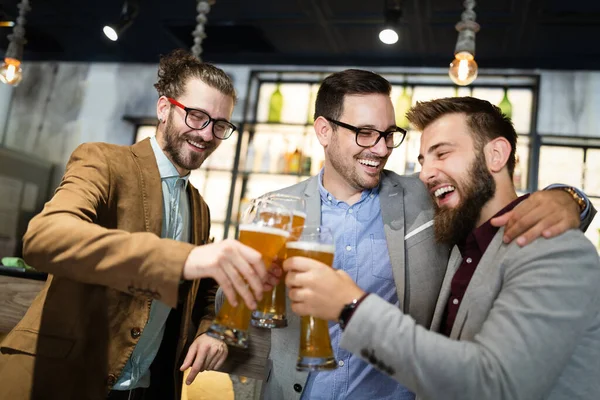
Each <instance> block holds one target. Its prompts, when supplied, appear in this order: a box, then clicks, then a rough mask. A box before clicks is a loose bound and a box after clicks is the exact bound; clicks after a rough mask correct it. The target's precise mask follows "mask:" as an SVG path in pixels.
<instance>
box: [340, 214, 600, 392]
mask: <svg viewBox="0 0 600 400" xmlns="http://www.w3.org/2000/svg"><path fill="white" fill-rule="evenodd" d="M592 216H593V214H592ZM503 232H504V230H503V229H500V230H499V232H498V233H497V234H496V236H495V237H494V239H493V240H492V242H491V244H490V245H489V247H488V249H487V251H486V252H485V253H484V255H483V258H482V259H481V261H480V263H479V265H478V267H477V270H476V271H475V273H474V275H473V278H472V280H471V282H470V284H469V286H468V288H467V291H466V293H465V296H464V298H463V300H462V304H461V305H460V308H459V310H458V314H457V317H456V320H455V322H454V326H453V328H452V333H451V337H450V338H447V337H445V336H442V335H440V334H438V333H435V332H430V331H427V330H426V329H424V328H423V327H421V326H418V325H417V323H418V321H415V319H414V318H412V317H411V316H408V315H405V314H403V313H401V312H399V311H398V310H397V309H396V308H395V307H393V306H391V305H389V304H388V303H387V302H385V301H384V300H382V299H381V298H379V297H377V296H375V295H371V296H369V297H367V298H366V299H365V301H364V302H363V303H362V304H361V305H360V307H359V308H358V309H357V311H356V312H355V314H354V315H353V317H352V319H351V320H350V323H349V324H348V327H347V328H346V330H345V331H344V333H343V335H342V342H341V346H342V347H344V348H345V349H347V350H349V351H351V352H353V353H354V354H359V355H361V357H362V358H364V359H365V360H366V361H369V362H371V363H372V364H374V365H376V366H378V367H379V369H380V370H382V371H385V372H386V373H388V374H389V375H391V376H392V377H393V378H394V379H396V380H398V381H399V382H401V383H402V384H403V385H405V386H406V387H408V388H409V389H411V390H412V391H414V392H415V393H417V396H418V397H419V398H425V399H444V400H446V399H447V400H451V399H460V400H481V399H485V400H494V399H507V400H519V399H522V400H536V399H551V400H574V399H581V400H583V399H585V400H595V399H600V314H599V312H600V296H599V293H600V291H599V289H600V261H599V258H598V253H597V252H596V249H595V248H594V247H593V246H592V244H591V243H590V242H589V241H588V240H587V239H586V238H585V237H584V236H583V233H582V232H581V231H578V230H571V231H568V232H566V233H564V234H562V235H560V236H558V237H556V238H553V239H537V240H536V241H534V242H533V243H531V244H530V245H528V246H526V247H524V248H520V247H518V246H517V245H516V244H510V245H506V244H503V243H502V235H503ZM461 261H462V260H461V257H460V253H459V251H458V249H457V248H454V249H453V251H452V254H451V257H450V261H449V264H448V269H447V271H446V276H445V278H444V281H443V284H442V289H441V294H440V297H439V300H438V302H437V306H436V309H435V313H434V317H433V321H432V330H436V329H438V328H439V326H440V323H441V320H442V315H443V312H444V308H445V306H446V303H447V301H448V297H449V292H450V283H451V280H452V277H453V275H454V273H455V271H456V269H457V268H458V266H459V265H460V263H461Z"/></svg>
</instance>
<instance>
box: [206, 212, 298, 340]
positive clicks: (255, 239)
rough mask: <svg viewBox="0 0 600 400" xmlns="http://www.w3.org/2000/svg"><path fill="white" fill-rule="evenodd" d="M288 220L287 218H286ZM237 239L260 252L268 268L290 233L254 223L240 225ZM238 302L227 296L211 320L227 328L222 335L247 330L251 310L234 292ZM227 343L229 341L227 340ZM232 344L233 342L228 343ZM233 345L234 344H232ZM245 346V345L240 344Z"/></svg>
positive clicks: (283, 246)
mask: <svg viewBox="0 0 600 400" xmlns="http://www.w3.org/2000/svg"><path fill="white" fill-rule="evenodd" d="M288 221H289V218H288ZM239 229H240V237H239V241H240V242H241V243H243V244H245V245H246V246H249V247H252V248H253V249H255V250H256V251H258V252H260V253H261V254H262V258H263V262H264V264H265V266H266V267H267V268H268V267H269V266H270V265H271V262H272V261H273V259H274V258H275V257H276V256H277V253H278V252H279V251H280V250H281V249H282V248H285V242H286V241H287V239H288V237H289V235H290V233H289V232H288V231H286V230H284V229H280V228H272V227H265V226H260V225H254V224H242V225H240V228H239ZM236 296H237V297H236V299H237V302H238V305H237V307H233V306H232V305H231V304H229V301H228V300H227V298H225V301H224V302H223V306H222V307H221V310H220V311H219V315H217V318H216V319H215V321H214V322H213V326H215V325H220V326H224V327H227V328H229V329H230V330H231V331H233V332H231V333H227V332H222V334H224V335H226V336H227V335H228V334H233V335H234V336H236V335H235V334H236V332H235V331H244V332H245V331H247V330H248V326H249V324H250V315H251V313H252V311H251V310H250V309H249V308H248V307H247V306H246V303H244V300H243V299H242V298H241V297H240V296H239V295H238V294H236ZM228 343H229V342H228ZM229 344H234V343H229ZM234 345H235V344H234ZM241 347H245V346H241Z"/></svg>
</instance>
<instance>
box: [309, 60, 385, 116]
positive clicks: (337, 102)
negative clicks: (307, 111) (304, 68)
mask: <svg viewBox="0 0 600 400" xmlns="http://www.w3.org/2000/svg"><path fill="white" fill-rule="evenodd" d="M391 90H392V85H390V83H389V82H388V81H387V80H386V79H385V78H384V77H382V76H381V75H377V74H376V73H374V72H370V71H364V70H361V69H347V70H344V71H341V72H336V73H333V74H331V75H329V76H328V77H327V78H325V79H324V80H323V82H321V86H320V87H319V92H318V93H317V100H316V102H315V115H314V118H315V119H317V118H319V117H325V118H331V119H339V118H340V116H341V115H342V113H343V111H344V96H346V95H356V94H358V95H361V94H363V95H367V94H386V95H388V96H389V95H390V92H391Z"/></svg>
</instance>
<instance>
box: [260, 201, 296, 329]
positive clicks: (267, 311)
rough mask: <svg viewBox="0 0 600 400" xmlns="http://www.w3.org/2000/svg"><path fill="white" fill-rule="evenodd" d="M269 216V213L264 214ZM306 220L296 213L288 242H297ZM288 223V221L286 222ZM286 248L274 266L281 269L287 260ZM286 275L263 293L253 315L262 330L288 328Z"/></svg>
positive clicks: (274, 261)
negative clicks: (286, 316)
mask: <svg viewBox="0 0 600 400" xmlns="http://www.w3.org/2000/svg"><path fill="white" fill-rule="evenodd" d="M263 214H268V213H263ZM305 220H306V213H304V212H301V211H294V214H293V219H292V234H291V235H290V237H289V238H288V241H292V240H297V239H298V237H299V236H300V235H301V234H302V227H303V226H304V221H305ZM286 222H287V221H286ZM285 254H286V248H285V246H283V247H282V248H281V250H280V251H279V254H277V257H276V258H275V259H274V260H273V264H275V265H277V266H279V267H280V268H281V264H282V263H283V261H284V260H285ZM285 299H286V297H285V275H284V276H282V277H281V279H280V281H279V283H278V284H277V286H275V287H274V288H273V290H270V291H268V292H265V293H263V299H262V300H261V301H260V302H259V303H258V305H257V307H256V310H255V311H254V313H253V314H252V324H253V325H254V326H258V327H261V328H284V327H286V326H287V321H286V319H285V303H286V300H285Z"/></svg>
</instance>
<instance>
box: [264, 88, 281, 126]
mask: <svg viewBox="0 0 600 400" xmlns="http://www.w3.org/2000/svg"><path fill="white" fill-rule="evenodd" d="M282 109H283V95H282V94H281V90H280V84H279V82H277V84H276V85H275V91H273V94H272V95H271V99H270V100H269V117H268V119H267V121H268V122H281V110H282Z"/></svg>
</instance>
